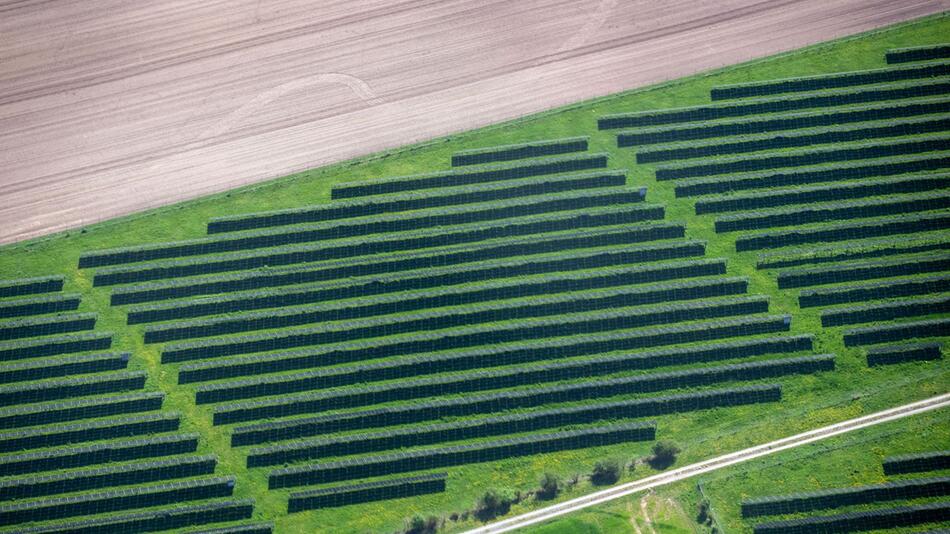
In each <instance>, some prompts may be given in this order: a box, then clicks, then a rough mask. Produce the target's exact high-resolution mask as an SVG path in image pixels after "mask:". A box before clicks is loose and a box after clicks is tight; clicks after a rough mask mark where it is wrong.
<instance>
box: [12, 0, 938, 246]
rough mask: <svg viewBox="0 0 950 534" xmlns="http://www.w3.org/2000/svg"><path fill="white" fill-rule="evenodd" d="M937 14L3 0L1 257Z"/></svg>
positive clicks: (828, 8) (912, 4) (666, 5)
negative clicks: (136, 216) (267, 183)
mask: <svg viewBox="0 0 950 534" xmlns="http://www.w3.org/2000/svg"><path fill="white" fill-rule="evenodd" d="M948 7H950V1H948V0H714V1H710V0H662V1H661V0H519V1H514V0H504V1H499V0H484V1H475V2H472V1H469V0H458V1H455V0H447V1H431V0H430V1H426V0H418V1H403V2H399V1H395V0H363V1H354V0H321V1H310V2H307V1H303V0H274V1H270V2H263V1H260V0H256V1H239V0H205V1H196V0H169V1H165V2H129V1H119V0H96V1H95V2H89V1H82V0H57V1H50V0H20V1H7V2H0V243H3V242H11V241H17V240H22V239H25V238H29V237H35V236H39V235H43V234H47V233H50V232H54V231H57V230H63V229H67V228H72V227H76V226H80V225H83V224H89V223H92V222H96V221H99V220H103V219H107V218H111V217H114V216H118V215H123V214H128V213H131V212H134V211H138V210H142V209H145V208H151V207H156V206H160V205H163V204H168V203H171V202H174V201H178V200H184V199H187V198H193V197H196V196H200V195H203V194H207V193H211V192H217V191H223V190H225V189H229V188H232V187H236V186H240V185H245V184H249V183H254V182H257V181H261V180H265V179H268V178H273V177H277V176H281V175H285V174H288V173H291V172H295V171H300V170H303V169H307V168H311V167H315V166H319V165H323V164H327V163H331V162H336V161H341V160H345V159H349V158H352V157H355V156H359V155H363V154H368V153H371V152H375V151H379V150H383V149H388V148H393V147H397V146H400V145H403V144H406V143H410V142H414V141H420V140H424V139H429V138H432V137H436V136H439V135H443V134H448V133H452V132H457V131H461V130H466V129H469V128H473V127H477V126H482V125H486V124H490V123H493V122H497V121H501V120H504V119H511V118H515V117H519V116H522V115H525V114H529V113H532V112H537V111H541V110H544V109H548V108H551V107H555V106H558V105H562V104H567V103H570V102H574V101H577V100H581V99H585V98H590V97H595V96H601V95H605V94H608V93H612V92H616V91H621V90H624V89H631V88H635V87H639V86H643V85H647V84H650V83H654V82H659V81H663V80H669V79H673V78H677V77H680V76H684V75H688V74H692V73H695V72H699V71H703V70H707V69H711V68H715V67H720V66H724V65H729V64H733V63H737V62H740V61H744V60H748V59H752V58H755V57H761V56H766V55H770V54H774V53H776V52H781V51H785V50H790V49H794V48H798V47H801V46H804V45H808V44H812V43H816V42H819V41H824V40H827V39H832V38H835V37H840V36H844V35H848V34H852V33H856V32H860V31H863V30H868V29H871V28H876V27H880V26H884V25H887V24H891V23H894V22H898V21H902V20H907V19H912V18H915V17H919V16H923V15H927V14H930V13H936V12H940V11H943V10H946V9H947V8H948ZM591 127H592V128H593V127H594V125H593V122H592V123H591Z"/></svg>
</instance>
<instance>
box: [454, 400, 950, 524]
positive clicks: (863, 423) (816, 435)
mask: <svg viewBox="0 0 950 534" xmlns="http://www.w3.org/2000/svg"><path fill="white" fill-rule="evenodd" d="M947 407H950V393H945V394H943V395H937V396H936V397H930V398H929V399H924V400H922V401H917V402H912V403H910V404H904V405H902V406H897V407H896V408H890V409H887V410H882V411H880V412H874V413H871V414H868V415H864V416H861V417H856V418H854V419H848V420H846V421H841V422H840V423H834V424H831V425H828V426H823V427H821V428H816V429H813V430H809V431H807V432H802V433H801V434H795V435H794V436H789V437H787V438H782V439H778V440H775V441H770V442H768V443H764V444H762V445H756V446H754V447H749V448H748V449H742V450H741V451H736V452H732V453H729V454H724V455H722V456H717V457H715V458H710V459H709V460H704V461H702V462H697V463H695V464H690V465H687V466H684V467H680V468H679V469H673V470H671V471H667V472H665V473H660V474H659V475H653V476H651V477H647V478H644V479H641V480H636V481H633V482H628V483H626V484H620V485H618V486H614V487H612V488H609V489H605V490H601V491H598V492H595V493H591V494H589V495H584V496H583V497H578V498H576V499H571V500H569V501H565V502H562V503H558V504H555V505H552V506H547V507H545V508H540V509H538V510H534V511H532V512H528V513H526V514H521V515H518V516H514V517H510V518H508V519H504V520H502V521H498V522H497V523H492V524H489V525H486V526H484V527H480V528H476V529H473V530H469V531H468V532H466V533H465V534H501V533H502V532H511V531H514V530H517V529H520V528H524V527H527V526H530V525H535V524H538V523H542V522H544V521H548V520H550V519H554V518H556V517H560V516H562V515H565V514H569V513H571V512H576V511H578V510H583V509H584V508H589V507H591V506H595V505H598V504H601V503H605V502H609V501H612V500H614V499H619V498H621V497H626V496H628V495H633V494H635V493H640V492H642V491H646V490H649V489H653V488H657V487H660V486H665V485H667V484H672V483H673V482H678V481H680V480H686V479H688V478H692V477H696V476H699V475H702V474H705V473H709V472H712V471H716V470H717V469H722V468H724V467H729V466H730V465H735V464H739V463H742V462H747V461H749V460H754V459H756V458H760V457H762V456H768V455H771V454H775V453H777V452H781V451H784V450H787V449H793V448H795V447H801V446H802V445H807V444H809V443H814V442H816V441H821V440H824V439H828V438H831V437H834V436H838V435H841V434H846V433H848V432H854V431H855V430H860V429H862V428H867V427H870V426H874V425H879V424H881V423H886V422H888V421H896V420H898V419H903V418H904V417H910V416H913V415H917V414H921V413H925V412H929V411H932V410H939V409H946V408H947Z"/></svg>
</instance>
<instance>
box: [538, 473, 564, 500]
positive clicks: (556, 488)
mask: <svg viewBox="0 0 950 534" xmlns="http://www.w3.org/2000/svg"><path fill="white" fill-rule="evenodd" d="M560 492H561V479H559V478H558V477H557V475H553V474H551V473H545V474H544V476H543V477H541V487H540V488H538V491H537V492H535V497H536V498H537V499H538V500H542V501H546V500H550V499H553V498H555V497H557V494H558V493H560Z"/></svg>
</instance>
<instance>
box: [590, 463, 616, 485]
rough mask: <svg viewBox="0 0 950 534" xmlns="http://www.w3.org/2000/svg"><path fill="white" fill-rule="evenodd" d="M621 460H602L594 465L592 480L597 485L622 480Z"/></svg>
mask: <svg viewBox="0 0 950 534" xmlns="http://www.w3.org/2000/svg"><path fill="white" fill-rule="evenodd" d="M620 471H621V469H620V462H618V461H617V460H612V459H611V460H601V461H599V462H597V464H596V465H595V466H594V471H593V472H592V473H591V475H590V481H591V483H593V484H594V485H597V486H606V485H608V484H613V483H614V482H617V481H618V480H620Z"/></svg>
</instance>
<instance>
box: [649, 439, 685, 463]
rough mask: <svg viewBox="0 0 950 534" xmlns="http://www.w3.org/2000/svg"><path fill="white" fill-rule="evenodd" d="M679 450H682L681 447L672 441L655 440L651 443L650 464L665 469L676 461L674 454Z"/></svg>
mask: <svg viewBox="0 0 950 534" xmlns="http://www.w3.org/2000/svg"><path fill="white" fill-rule="evenodd" d="M680 452H682V449H680V447H679V445H677V444H676V443H674V442H672V441H669V440H661V441H657V442H656V443H654V444H653V457H652V458H651V459H650V465H651V466H652V467H653V468H654V469H666V468H667V467H669V466H671V465H673V464H674V463H675V462H676V455H677V454H679V453H680Z"/></svg>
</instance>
